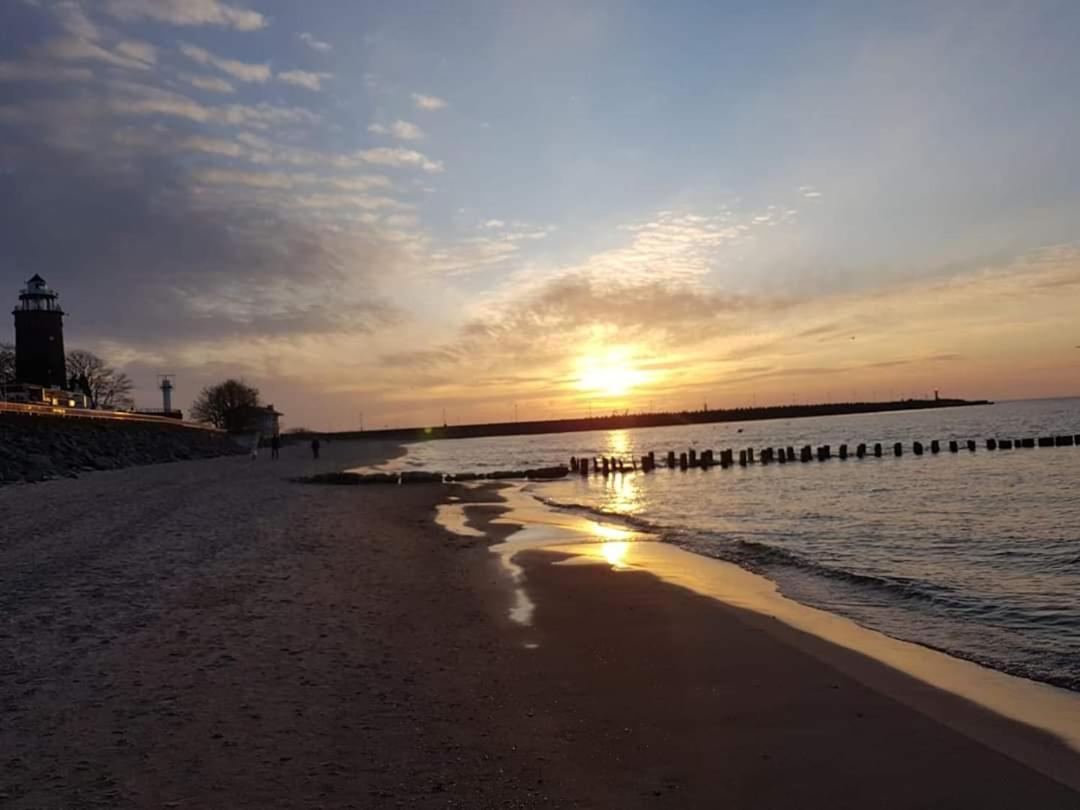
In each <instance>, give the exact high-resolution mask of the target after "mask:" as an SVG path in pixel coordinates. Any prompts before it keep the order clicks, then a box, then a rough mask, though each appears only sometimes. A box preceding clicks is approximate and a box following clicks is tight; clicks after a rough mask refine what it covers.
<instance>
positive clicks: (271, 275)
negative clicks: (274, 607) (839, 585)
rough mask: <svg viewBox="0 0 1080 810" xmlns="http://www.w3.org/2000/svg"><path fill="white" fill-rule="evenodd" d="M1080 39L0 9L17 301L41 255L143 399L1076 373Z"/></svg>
mask: <svg viewBox="0 0 1080 810" xmlns="http://www.w3.org/2000/svg"><path fill="white" fill-rule="evenodd" d="M1078 35H1080V3H1076V2H1073V1H1072V0H1063V2H1060V3H1052V2H1023V3H1020V2H1015V3H996V2H990V1H989V0H987V1H986V2H982V1H980V2H970V3H969V2H944V1H942V0H937V1H936V2H927V3H918V2H911V3H884V2H882V3H875V2H866V3H855V2H837V3H815V4H811V3H803V2H791V3H761V2H745V3H721V2H676V3H656V2H644V1H643V2H629V1H627V2H584V1H583V0H574V1H573V2H559V1H558V0H544V2H529V3H526V2H501V3H495V2H491V3H486V2H483V3H482V2H435V1H433V2H427V3H421V2H384V3H372V2H354V0H309V1H308V2H303V3H299V2H294V0H267V1H265V2H257V1H256V0H250V1H249V2H245V3H242V4H241V3H227V2H221V1H220V0H83V2H78V0H2V3H0V246H2V255H0V282H2V284H0V298H3V299H4V300H5V301H6V304H5V305H6V306H7V310H9V309H10V308H11V306H13V305H14V303H15V301H16V297H17V294H18V289H19V287H20V286H22V283H23V281H25V280H26V279H27V278H29V277H30V276H31V275H33V274H34V273H40V274H41V275H42V276H44V277H45V278H46V279H47V280H48V281H49V283H50V284H51V285H52V286H54V287H56V288H57V289H58V290H59V292H60V295H61V303H62V304H63V305H64V308H65V309H66V310H67V311H68V312H69V313H70V314H69V316H68V319H67V321H66V339H67V342H68V344H69V346H70V347H79V348H86V349H91V350H93V351H95V352H97V353H99V354H100V355H102V356H103V357H105V358H107V359H108V360H109V361H110V362H112V363H113V364H115V365H117V366H118V367H121V368H122V369H124V370H125V371H126V372H127V373H128V374H129V375H130V376H131V377H132V378H133V379H134V380H135V382H136V384H137V386H138V390H137V395H138V398H139V401H140V404H142V405H147V406H153V405H156V404H157V403H158V398H157V395H156V392H155V391H154V385H155V375H156V374H158V373H160V372H172V373H175V374H176V376H177V395H178V399H179V401H180V404H182V405H185V406H186V405H187V403H188V402H189V401H190V399H191V398H192V396H194V394H195V393H197V391H198V389H199V388H201V387H202V386H203V385H205V384H207V383H210V382H216V381H219V380H221V379H224V378H225V377H227V376H235V377H244V378H246V379H247V380H248V381H249V382H251V383H253V384H255V385H257V386H258V387H259V388H260V389H261V391H262V393H263V395H264V398H265V399H266V400H268V401H271V402H273V403H274V404H275V405H276V406H278V408H279V409H280V410H282V411H284V412H285V414H286V422H287V424H288V425H291V426H298V425H306V426H310V427H314V428H325V429H344V428H352V427H356V426H358V424H359V420H360V418H361V414H362V416H363V420H364V423H365V425H366V426H367V427H369V428H372V427H382V426H384V425H392V426H403V425H413V424H431V423H437V422H438V423H441V421H442V419H443V413H444V409H445V414H446V418H447V420H448V421H450V422H451V423H460V422H465V421H487V420H498V421H506V420H510V419H513V418H514V415H515V405H516V406H517V413H518V416H519V418H521V419H532V418H544V417H549V416H551V417H556V416H580V415H583V414H585V413H587V412H588V411H589V409H590V408H591V409H592V410H593V412H595V413H606V412H610V411H611V410H615V409H618V410H620V411H621V410H623V409H626V408H629V409H631V410H643V409H648V408H654V409H661V408H662V409H671V408H678V409H682V408H687V407H693V408H698V407H701V405H702V403H703V402H706V401H707V402H708V404H709V405H710V406H719V407H727V406H735V405H746V404H751V403H753V402H756V403H757V404H767V403H775V402H779V403H787V402H791V401H792V400H796V401H800V402H804V401H824V400H826V399H831V400H833V401H836V400H841V399H851V398H853V397H856V398H860V399H868V398H870V397H876V398H885V397H890V398H891V397H897V396H910V395H922V394H925V393H927V392H932V391H933V390H934V389H940V390H941V393H942V395H943V396H944V395H956V396H971V397H990V398H995V399H1003V398H1011V397H1027V396H1052V395H1068V394H1072V395H1077V394H1080V146H1078V144H1080V100H1078V96H1077V88H1078V87H1080V48H1078V47H1077V39H1078ZM7 310H5V311H7ZM11 334H12V328H11V323H10V321H8V325H7V326H6V327H4V331H2V332H0V340H3V341H8V340H10V339H11Z"/></svg>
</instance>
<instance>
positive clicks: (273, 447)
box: [270, 433, 281, 459]
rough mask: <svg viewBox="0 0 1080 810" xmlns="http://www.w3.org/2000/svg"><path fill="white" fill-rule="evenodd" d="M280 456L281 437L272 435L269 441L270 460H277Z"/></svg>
mask: <svg viewBox="0 0 1080 810" xmlns="http://www.w3.org/2000/svg"><path fill="white" fill-rule="evenodd" d="M280 454H281V437H280V436H279V435H278V434H276V433H275V434H274V435H273V436H272V437H271V439H270V458H274V459H276V458H278V456H279V455H280Z"/></svg>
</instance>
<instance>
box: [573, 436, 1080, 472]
mask: <svg viewBox="0 0 1080 810" xmlns="http://www.w3.org/2000/svg"><path fill="white" fill-rule="evenodd" d="M983 446H984V447H985V449H986V450H988V451H991V452H992V451H995V450H1014V449H1016V450H1021V449H1033V448H1036V447H1080V433H1078V434H1064V435H1057V436H1040V437H1037V438H1036V437H1027V438H1023V439H999V438H990V439H986V441H985V442H984V443H983ZM978 448H979V442H977V441H975V440H974V439H966V440H964V441H962V442H961V441H957V440H955V439H951V440H949V441H948V442H946V443H944V444H943V443H942V442H941V441H940V440H939V439H932V440H931V441H929V442H921V441H914V442H912V443H911V446H910V448H908V450H909V451H910V452H911V454H912V455H915V456H921V455H924V454H926V453H930V454H931V455H936V454H938V453H940V452H942V451H943V450H944V449H947V450H948V452H950V453H959V452H961V451H967V452H969V453H974V452H976V450H978ZM904 453H905V446H904V443H903V442H893V444H892V445H891V446H889V445H886V444H883V443H882V442H874V443H873V444H867V443H865V442H863V443H859V444H857V445H849V444H846V443H845V444H839V445H836V446H835V447H834V446H833V445H830V444H821V445H817V446H816V447H815V446H814V445H812V444H804V445H802V446H801V447H800V448H798V449H796V448H795V447H794V446H791V445H788V446H787V447H762V448H754V447H744V448H741V449H725V450H721V451H720V453H719V455H717V453H716V452H715V451H713V450H701V451H700V452H699V451H698V450H696V449H694V448H690V449H689V450H686V451H685V452H681V453H676V452H675V451H674V450H668V451H667V457H666V459H664V460H663V462H662V464H661V465H659V466H666V467H668V468H669V469H676V468H678V469H680V470H688V469H691V468H697V467H700V468H703V469H708V468H709V467H723V468H727V467H733V466H735V465H736V464H737V465H738V466H740V467H746V466H748V465H750V464H755V463H758V464H773V463H776V464H794V463H795V462H797V461H798V462H802V463H806V462H809V461H814V460H815V459H816V460H817V461H829V460H830V459H833V458H837V459H839V460H840V461H845V460H847V459H848V458H851V457H854V458H856V459H862V458H867V457H869V456H872V457H874V458H882V457H883V456H895V457H897V458H899V457H900V456H903V455H904ZM657 466H658V464H657V461H656V453H655V452H650V453H647V454H645V455H643V456H641V459H640V469H641V471H642V472H652V471H653V470H655V469H656V468H657ZM638 469H639V461H638V459H637V458H620V457H616V456H593V457H578V456H571V457H570V465H569V470H570V472H574V473H580V474H581V475H588V474H589V472H590V471H591V472H593V473H596V474H598V475H614V474H616V473H626V472H637V470H638Z"/></svg>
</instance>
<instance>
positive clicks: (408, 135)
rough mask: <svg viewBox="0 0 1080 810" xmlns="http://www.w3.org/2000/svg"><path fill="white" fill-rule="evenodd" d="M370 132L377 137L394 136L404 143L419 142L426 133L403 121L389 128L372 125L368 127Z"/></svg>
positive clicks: (381, 125)
mask: <svg viewBox="0 0 1080 810" xmlns="http://www.w3.org/2000/svg"><path fill="white" fill-rule="evenodd" d="M368 132H374V133H375V134H376V135H393V136H394V137H395V138H399V139H401V140H403V141H419V140H423V138H424V131H423V130H422V129H420V127H418V126H417V125H416V124H410V123H409V122H408V121H401V120H398V121H395V122H394V123H392V124H391V125H390V126H389V127H387V126H385V125H383V124H372V125H371V126H369V127H368Z"/></svg>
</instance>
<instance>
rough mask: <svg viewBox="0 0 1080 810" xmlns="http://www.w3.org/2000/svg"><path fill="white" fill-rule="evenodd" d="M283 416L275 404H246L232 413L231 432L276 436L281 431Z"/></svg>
mask: <svg viewBox="0 0 1080 810" xmlns="http://www.w3.org/2000/svg"><path fill="white" fill-rule="evenodd" d="M282 416H283V414H282V413H281V412H280V411H275V410H274V406H273V405H245V406H244V407H242V408H238V409H237V410H236V411H235V412H234V413H233V414H231V420H230V421H232V424H233V426H232V427H230V428H229V432H230V433H255V434H258V435H262V436H276V435H278V434H279V433H280V432H281V417H282Z"/></svg>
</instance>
